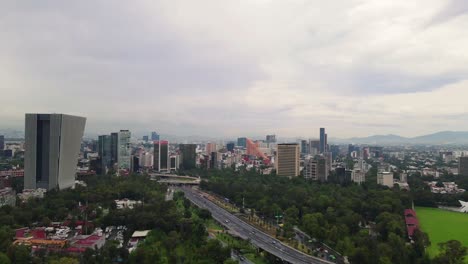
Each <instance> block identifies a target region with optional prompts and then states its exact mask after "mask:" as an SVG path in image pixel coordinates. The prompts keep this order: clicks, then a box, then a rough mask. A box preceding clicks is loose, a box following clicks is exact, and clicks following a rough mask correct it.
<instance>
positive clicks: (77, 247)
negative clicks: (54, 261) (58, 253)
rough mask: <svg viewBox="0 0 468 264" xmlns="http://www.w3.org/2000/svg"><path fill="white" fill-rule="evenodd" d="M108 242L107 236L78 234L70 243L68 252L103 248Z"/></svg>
mask: <svg viewBox="0 0 468 264" xmlns="http://www.w3.org/2000/svg"><path fill="white" fill-rule="evenodd" d="M105 243H106V238H105V236H99V235H89V236H78V237H76V238H75V239H73V240H72V241H71V243H70V247H69V248H68V249H67V251H68V252H76V253H81V252H84V251H85V250H86V249H87V248H90V249H94V248H98V249H99V248H101V247H102V246H104V244H105Z"/></svg>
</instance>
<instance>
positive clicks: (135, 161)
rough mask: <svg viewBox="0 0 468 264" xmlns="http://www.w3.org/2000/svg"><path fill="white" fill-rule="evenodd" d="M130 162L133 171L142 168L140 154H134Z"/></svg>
mask: <svg viewBox="0 0 468 264" xmlns="http://www.w3.org/2000/svg"><path fill="white" fill-rule="evenodd" d="M131 161H132V162H131V164H130V171H131V172H138V171H139V170H140V158H139V157H138V156H132V158H131Z"/></svg>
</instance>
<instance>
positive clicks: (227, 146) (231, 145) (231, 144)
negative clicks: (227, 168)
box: [226, 142, 236, 152]
mask: <svg viewBox="0 0 468 264" xmlns="http://www.w3.org/2000/svg"><path fill="white" fill-rule="evenodd" d="M235 145H236V144H235V143H234V142H229V143H227V144H226V149H227V151H231V152H233V151H234V147H235Z"/></svg>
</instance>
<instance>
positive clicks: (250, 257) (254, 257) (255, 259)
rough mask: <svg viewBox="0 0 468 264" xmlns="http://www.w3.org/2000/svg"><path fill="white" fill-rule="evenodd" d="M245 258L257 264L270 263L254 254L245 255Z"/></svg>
mask: <svg viewBox="0 0 468 264" xmlns="http://www.w3.org/2000/svg"><path fill="white" fill-rule="evenodd" d="M244 257H246V258H247V259H248V260H250V261H251V262H253V263H255V264H268V262H267V261H266V260H265V259H264V258H263V257H261V256H259V255H257V254H254V253H248V254H245V255H244Z"/></svg>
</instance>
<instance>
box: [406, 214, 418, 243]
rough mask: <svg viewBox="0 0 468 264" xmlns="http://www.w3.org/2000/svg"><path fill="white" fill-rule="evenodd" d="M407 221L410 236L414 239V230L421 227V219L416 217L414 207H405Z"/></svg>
mask: <svg viewBox="0 0 468 264" xmlns="http://www.w3.org/2000/svg"><path fill="white" fill-rule="evenodd" d="M405 223H406V231H407V233H408V238H409V239H412V238H413V235H414V232H415V231H416V230H417V229H419V221H418V218H417V217H416V212H415V211H414V210H412V209H405Z"/></svg>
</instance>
